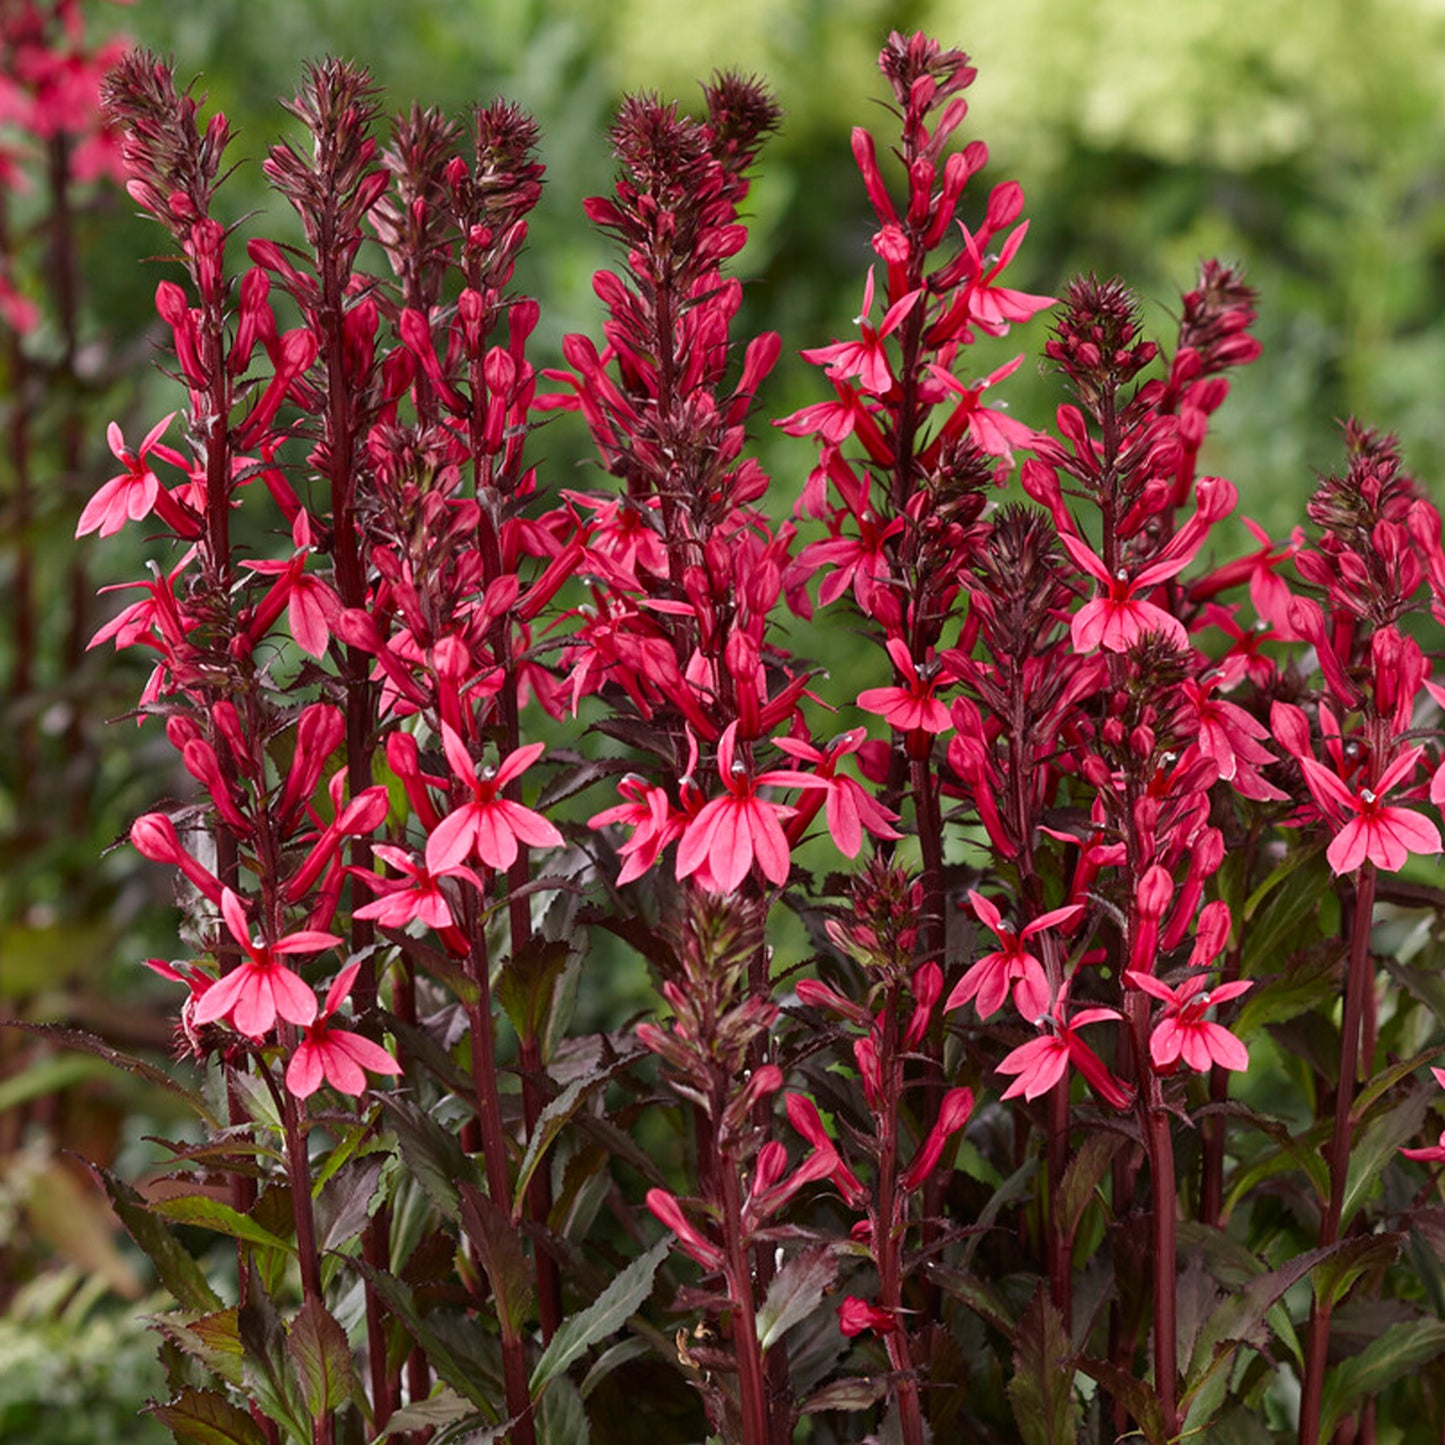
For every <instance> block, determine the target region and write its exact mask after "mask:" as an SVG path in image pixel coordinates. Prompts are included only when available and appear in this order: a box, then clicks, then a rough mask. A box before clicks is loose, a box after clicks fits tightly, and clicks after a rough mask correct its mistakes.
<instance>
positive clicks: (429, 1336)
mask: <svg viewBox="0 0 1445 1445" xmlns="http://www.w3.org/2000/svg"><path fill="white" fill-rule="evenodd" d="M355 1266H356V1268H357V1269H359V1270H360V1271H361V1273H362V1275H363V1276H364V1277H365V1279H366V1281H367V1282H368V1283H369V1284H370V1285H371V1287H372V1288H373V1289H374V1290H375V1291H376V1293H377V1294H378V1295H379V1296H380V1297H381V1300H382V1302H383V1303H384V1304H385V1305H386V1307H387V1310H388V1311H389V1312H390V1313H391V1314H392V1315H394V1316H395V1317H396V1318H397V1319H398V1320H399V1321H400V1322H401V1324H402V1326H403V1327H404V1328H405V1330H406V1332H407V1333H408V1334H409V1335H410V1336H411V1337H412V1339H413V1340H415V1341H416V1343H417V1344H418V1345H420V1346H421V1347H422V1349H423V1350H425V1351H426V1356H427V1359H428V1360H429V1361H430V1362H431V1365H432V1368H433V1369H435V1371H436V1372H437V1374H438V1376H440V1378H441V1379H442V1380H444V1381H445V1382H446V1383H447V1384H448V1385H451V1386H452V1387H453V1388H454V1389H456V1390H458V1391H460V1392H461V1393H462V1394H463V1395H465V1396H466V1398H467V1399H468V1400H470V1401H471V1402H472V1404H473V1406H475V1407H476V1408H477V1409H478V1410H480V1411H481V1412H482V1413H483V1414H484V1415H485V1416H486V1418H487V1421H488V1422H489V1423H496V1420H497V1412H496V1409H495V1408H494V1406H493V1403H492V1397H491V1396H490V1395H489V1394H488V1393H487V1384H488V1383H491V1384H492V1385H493V1386H499V1383H500V1382H498V1381H496V1380H492V1381H490V1382H488V1381H487V1380H485V1379H484V1378H483V1372H482V1371H481V1370H479V1369H478V1367H477V1362H476V1360H474V1359H473V1358H471V1357H470V1356H469V1355H467V1354H465V1353H464V1352H463V1351H461V1350H459V1349H457V1348H455V1347H454V1344H453V1341H452V1340H451V1338H450V1337H449V1336H448V1334H447V1333H446V1332H445V1331H443V1330H441V1329H439V1328H434V1327H433V1325H434V1324H436V1323H437V1322H436V1321H435V1320H433V1321H432V1322H431V1323H428V1321H427V1319H426V1318H425V1317H423V1315H422V1313H421V1311H420V1310H418V1309H417V1306H416V1299H415V1297H414V1295H413V1294H412V1291H411V1289H410V1287H409V1286H408V1285H406V1284H405V1283H404V1282H403V1281H402V1280H399V1279H397V1278H396V1276H395V1275H392V1274H388V1273H386V1272H385V1271H384V1270H379V1269H377V1268H376V1267H375V1266H374V1265H372V1264H369V1263H368V1262H367V1261H366V1260H365V1259H358V1260H356V1261H355Z"/></svg>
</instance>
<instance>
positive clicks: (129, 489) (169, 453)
mask: <svg viewBox="0 0 1445 1445" xmlns="http://www.w3.org/2000/svg"><path fill="white" fill-rule="evenodd" d="M174 417H175V412H172V413H171V414H170V416H167V417H163V418H162V419H161V420H160V421H158V422H157V423H156V424H155V425H154V426H153V427H152V428H151V429H150V431H148V432H147V433H146V439H145V440H144V441H143V442H142V443H141V444H140V451H139V452H138V453H137V452H133V451H131V450H130V448H129V447H127V446H126V444H125V437H124V436H123V435H122V434H121V430H120V428H119V427H118V426H117V425H116V424H115V423H114V422H111V424H110V425H109V426H108V427H107V428H106V432H105V437H106V440H107V441H108V442H109V443H110V449H111V452H112V454H113V455H114V456H115V459H116V460H117V461H118V462H120V463H122V464H123V465H124V467H125V470H124V471H123V472H121V473H120V474H119V475H118V476H114V477H112V478H111V479H110V480H109V481H108V482H106V484H105V485H104V486H103V487H101V489H100V490H99V491H98V492H97V493H96V494H95V495H94V496H93V497H92V498H91V499H90V500H89V501H88V502H87V503H86V504H85V510H84V511H83V512H82V513H81V514H80V521H79V522H78V523H77V524H76V527H75V535H76V536H77V537H83V536H85V534H86V533H87V532H97V531H98V532H99V533H100V535H101V536H102V537H109V536H112V535H113V534H114V533H116V532H119V531H120V529H121V528H122V527H123V526H125V524H126V523H127V522H138V521H140V519H141V518H142V517H148V516H149V515H150V513H151V510H152V508H153V507H154V506H155V504H156V499H157V497H158V496H159V495H160V492H161V484H160V481H159V479H158V478H157V477H156V474H155V473H154V472H153V471H152V470H151V467H150V461H149V459H150V458H151V457H152V456H158V457H160V459H161V460H162V461H166V462H169V463H170V464H171V465H172V466H175V467H185V465H186V459H185V458H184V457H183V456H182V455H181V454H180V453H179V452H178V451H175V450H174V449H173V448H171V447H166V446H162V445H161V444H160V439H161V437H162V435H163V434H164V433H165V429H166V428H167V427H168V426H169V425H170V424H171V421H172V420H173V419H174Z"/></svg>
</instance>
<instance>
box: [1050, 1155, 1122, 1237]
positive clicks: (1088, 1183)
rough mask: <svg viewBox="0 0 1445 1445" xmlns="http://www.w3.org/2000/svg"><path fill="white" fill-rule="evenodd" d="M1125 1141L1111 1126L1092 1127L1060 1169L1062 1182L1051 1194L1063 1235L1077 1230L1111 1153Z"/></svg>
mask: <svg viewBox="0 0 1445 1445" xmlns="http://www.w3.org/2000/svg"><path fill="white" fill-rule="evenodd" d="M1128 1142H1129V1140H1128V1138H1127V1137H1126V1136H1125V1135H1123V1134H1121V1133H1116V1132H1115V1131H1114V1130H1112V1129H1109V1130H1104V1129H1096V1130H1094V1132H1093V1133H1091V1134H1088V1135H1086V1136H1085V1137H1084V1142H1083V1143H1082V1144H1080V1145H1079V1148H1078V1151H1077V1152H1076V1153H1075V1154H1074V1157H1073V1158H1072V1159H1071V1160H1069V1166H1068V1168H1067V1169H1065V1170H1064V1178H1063V1182H1062V1183H1061V1184H1060V1186H1059V1189H1058V1192H1057V1194H1056V1195H1055V1200H1056V1203H1055V1208H1056V1209H1057V1210H1058V1212H1059V1217H1060V1222H1061V1223H1062V1225H1063V1228H1064V1234H1065V1237H1066V1238H1068V1239H1072V1238H1073V1237H1074V1234H1075V1232H1076V1231H1077V1230H1078V1227H1079V1221H1080V1220H1081V1219H1082V1218H1083V1217H1084V1210H1085V1209H1087V1208H1088V1206H1089V1201H1090V1200H1091V1199H1092V1198H1093V1197H1094V1191H1095V1190H1096V1189H1097V1188H1098V1187H1099V1183H1100V1181H1101V1180H1102V1179H1103V1177H1104V1175H1105V1174H1107V1173H1108V1171H1109V1165H1110V1164H1111V1163H1112V1162H1113V1159H1114V1155H1116V1154H1117V1153H1118V1152H1119V1150H1120V1149H1122V1148H1123V1147H1124V1146H1125V1145H1126V1144H1127V1143H1128Z"/></svg>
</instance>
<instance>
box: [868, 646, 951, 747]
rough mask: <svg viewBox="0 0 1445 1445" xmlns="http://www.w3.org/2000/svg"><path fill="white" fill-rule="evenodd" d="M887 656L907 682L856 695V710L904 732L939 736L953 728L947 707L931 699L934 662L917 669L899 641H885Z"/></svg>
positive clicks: (935, 684)
mask: <svg viewBox="0 0 1445 1445" xmlns="http://www.w3.org/2000/svg"><path fill="white" fill-rule="evenodd" d="M888 656H889V657H891V658H892V659H893V665H894V667H896V668H897V669H898V671H899V672H900V673H902V674H903V676H904V677H905V678H907V680H908V681H907V684H906V686H903V687H869V688H865V689H864V690H863V691H862V692H860V693H859V694H858V706H859V707H861V708H863V709H864V711H865V712H876V713H877V714H878V715H879V716H880V717H882V718H885V719H887V721H888V722H890V723H892V724H893V726H894V727H896V728H899V729H901V730H902V731H904V732H925V733H942V732H947V731H948V729H949V728H951V727H952V726H953V719H952V718H951V717H950V716H949V713H948V709H947V707H945V706H944V704H943V703H942V702H940V701H939V700H938V698H936V697H934V695H933V689H934V688H935V687H936V686H937V680H936V679H937V673H938V667H939V665H938V663H937V662H926V663H924V664H923V666H922V667H919V666H918V665H917V664H915V663H914V661H913V654H912V653H911V652H909V650H908V644H907V643H905V642H904V641H903V639H902V638H900V637H890V638H889V639H888Z"/></svg>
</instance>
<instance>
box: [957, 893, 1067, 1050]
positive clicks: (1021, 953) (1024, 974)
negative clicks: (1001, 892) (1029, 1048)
mask: <svg viewBox="0 0 1445 1445" xmlns="http://www.w3.org/2000/svg"><path fill="white" fill-rule="evenodd" d="M968 901H969V903H970V904H971V905H972V907H973V911H974V914H975V915H976V916H977V918H978V920H979V922H980V923H982V924H983V925H984V927H985V928H987V929H988V930H989V931H990V932H992V933H993V934H995V935H996V936H997V938H998V940H999V942H1000V943H1001V944H1002V945H1003V947H1002V948H1000V949H998V950H996V951H995V952H993V953H990V954H987V955H986V956H985V957H983V958H981V959H979V961H978V962H977V963H975V964H974V965H973V967H972V968H970V969H969V970H968V972H967V973H966V974H964V976H963V977H962V978H961V979H959V981H958V983H957V984H956V985H955V987H954V990H953V992H952V993H950V994H949V996H948V1001H947V1002H946V1003H945V1004H944V1005H943V1008H944V1012H945V1013H946V1012H947V1011H948V1010H949V1009H955V1008H959V1007H960V1006H961V1005H963V1004H966V1003H967V1002H968V1001H969V999H971V998H974V997H975V996H977V999H978V1002H977V1004H976V1005H975V1006H976V1007H977V1009H978V1016H979V1018H981V1019H986V1018H988V1016H989V1015H990V1014H992V1013H995V1012H997V1010H998V1007H999V1005H1000V1004H1002V1003H1003V1001H1004V998H1005V997H1006V996H1007V994H1008V991H1009V985H1010V984H1012V985H1013V996H1014V1007H1015V1008H1016V1009H1018V1011H1019V1012H1020V1013H1021V1014H1022V1015H1023V1016H1024V1017H1025V1018H1026V1019H1028V1020H1029V1022H1030V1023H1032V1022H1033V1021H1034V1020H1035V1019H1040V1018H1042V1017H1043V1016H1044V1015H1045V1014H1047V1013H1048V1011H1049V981H1048V978H1047V977H1046V976H1045V974H1044V967H1043V964H1041V963H1040V962H1039V960H1038V959H1037V958H1035V957H1034V956H1033V954H1031V953H1029V952H1028V951H1027V950H1026V949H1025V947H1024V944H1025V943H1026V941H1027V940H1028V939H1030V938H1031V937H1033V935H1034V934H1036V933H1040V932H1042V931H1043V930H1044V929H1045V928H1055V927H1057V926H1058V925H1059V924H1063V923H1072V922H1073V921H1074V919H1076V918H1077V917H1078V916H1079V915H1080V914H1081V913H1082V912H1083V911H1084V906H1083V904H1081V903H1070V904H1068V905H1067V906H1066V907H1064V908H1055V909H1051V910H1050V911H1049V912H1048V913H1041V914H1040V915H1039V916H1038V917H1037V918H1035V919H1034V920H1033V922H1032V923H1027V924H1025V925H1024V927H1023V930H1022V931H1021V932H1019V933H1015V932H1013V931H1012V930H1011V929H1008V928H1005V927H1004V922H1003V918H1002V916H1001V915H1000V914H999V911H998V909H997V908H995V907H994V906H993V904H992V903H990V902H989V901H988V899H987V898H985V897H984V896H983V894H981V893H975V892H972V891H970V892H969V895H968Z"/></svg>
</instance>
